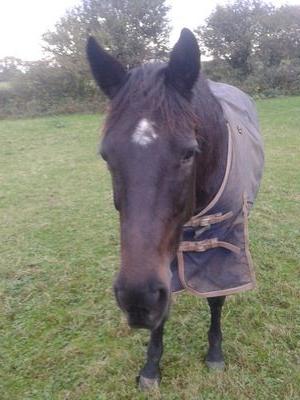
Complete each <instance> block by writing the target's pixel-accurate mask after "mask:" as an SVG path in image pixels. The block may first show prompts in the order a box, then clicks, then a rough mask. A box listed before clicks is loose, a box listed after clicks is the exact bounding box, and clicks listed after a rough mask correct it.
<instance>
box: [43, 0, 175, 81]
mask: <svg viewBox="0 0 300 400" xmlns="http://www.w3.org/2000/svg"><path fill="white" fill-rule="evenodd" d="M168 9H169V8H168V7H167V6H166V4H165V0H82V3H81V5H80V6H78V7H75V8H73V9H72V10H71V11H69V12H68V13H67V14H66V15H65V16H64V17H63V18H61V20H60V21H59V22H58V23H57V24H56V26H55V30H54V31H52V32H47V33H46V34H44V37H43V39H44V41H45V43H46V45H45V50H46V51H47V52H48V54H50V55H51V56H52V58H53V59H54V60H55V61H56V62H57V64H58V65H61V66H63V67H65V68H67V69H69V70H71V71H73V72H75V73H77V74H78V73H80V71H82V73H84V74H85V71H86V70H87V64H86V61H85V45H86V38H87V35H88V33H90V34H93V35H94V36H95V37H96V38H97V39H98V40H99V41H100V42H101V44H102V45H103V46H104V47H106V48H107V49H108V50H110V52H111V53H112V54H113V55H115V56H116V57H117V58H118V59H119V60H120V61H121V62H123V63H124V64H125V65H128V66H133V65H136V64H138V63H139V62H142V61H144V60H147V59H151V58H157V57H164V55H165V53H166V50H167V41H168V35H169V30H170V28H169V23H168V20H167V12H168Z"/></svg>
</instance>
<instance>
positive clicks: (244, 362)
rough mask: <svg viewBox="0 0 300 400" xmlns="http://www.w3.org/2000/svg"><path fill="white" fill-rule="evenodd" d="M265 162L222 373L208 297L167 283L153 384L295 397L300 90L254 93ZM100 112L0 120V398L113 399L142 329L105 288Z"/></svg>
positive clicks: (165, 395)
mask: <svg viewBox="0 0 300 400" xmlns="http://www.w3.org/2000/svg"><path fill="white" fill-rule="evenodd" d="M258 109H259V113H260V120H261V125H262V130H263V134H264V138H265V146H266V171H265V176H264V182H263V185H262V189H261V192H260V195H259V199H258V202H257V203H256V207H255V210H254V212H253V213H252V216H251V223H250V238H251V248H252V253H253V258H254V262H255V264H256V266H257V280H258V285H259V286H258V289H257V290H256V291H254V292H249V293H245V294H240V295H236V296H232V297H231V298H230V299H228V302H227V303H226V306H225V308H224V317H223V326H224V352H225V356H226V361H227V369H226V370H225V372H224V373H211V372H208V371H207V369H206V367H205V365H204V363H203V357H204V355H205V352H206V348H207V339H206V332H207V327H208V321H209V314H208V307H207V305H206V302H205V301H202V300H200V299H197V298H194V297H192V296H190V295H187V294H182V295H180V296H179V297H177V301H176V303H175V304H174V306H173V309H172V314H171V318H170V320H169V322H168V324H167V329H166V334H165V353H164V357H163V362H162V370H163V380H162V384H161V398H162V399H167V400H177V399H178V400H179V399H180V400H182V399H183V400H196V399H197V400H200V399H203V400H210V399H211V400H221V399H222V400H236V399H237V400H243V399H251V400H260V399H262V400H268V399H270V400H271V399H272V400H276V399H278V400H283V399H293V400H296V399H300V306H299V300H300V98H299V97H294V98H281V99H272V100H264V101H261V102H259V103H258ZM100 124H101V121H100V118H99V117H98V116H88V115H85V116H83V115H75V116H58V117H48V118H40V119H31V120H16V121H0V140H1V144H0V153H1V156H0V165H1V169H0V173H1V186H0V207H1V266H0V307H1V308H0V399H1V400H19V399H20V400H33V399H36V400H46V399H47V400H48V399H51V400H58V399H59V400H62V399H65V400H94V399H98V400H106V399H107V400H114V399H116V400H119V399H147V398H159V397H160V396H159V394H154V395H151V396H150V395H146V394H141V393H139V392H138V391H137V389H136V387H135V376H136V374H137V372H138V369H139V367H140V366H141V365H142V363H143V361H144V353H145V344H146V343H147V337H148V335H147V332H143V331H130V330H129V329H128V328H127V326H126V323H125V322H124V319H123V318H122V317H121V315H120V312H119V311H118V309H117V307H116V305H115V301H114V298H113V295H112V291H111V284H112V277H113V275H114V274H115V271H116V270H117V268H118V249H119V248H118V216H117V214H116V212H115V211H114V209H113V206H112V195H111V189H110V179H109V176H108V173H107V171H106V167H105V165H104V163H103V162H102V161H100V160H99V159H97V157H96V145H97V142H98V131H99V126H100Z"/></svg>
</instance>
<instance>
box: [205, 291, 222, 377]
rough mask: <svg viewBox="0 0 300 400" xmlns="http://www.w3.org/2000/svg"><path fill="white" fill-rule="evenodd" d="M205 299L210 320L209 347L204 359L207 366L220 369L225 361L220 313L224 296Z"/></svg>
mask: <svg viewBox="0 0 300 400" xmlns="http://www.w3.org/2000/svg"><path fill="white" fill-rule="evenodd" d="M207 301H208V304H209V307H210V313H211V321H210V328H209V331H208V343H209V348H208V353H207V355H206V359H205V361H206V365H207V366H208V368H211V369H219V370H222V369H224V366H225V363H224V357H223V352H222V331H221V314H222V307H223V304H224V302H225V296H220V297H209V298H208V299H207Z"/></svg>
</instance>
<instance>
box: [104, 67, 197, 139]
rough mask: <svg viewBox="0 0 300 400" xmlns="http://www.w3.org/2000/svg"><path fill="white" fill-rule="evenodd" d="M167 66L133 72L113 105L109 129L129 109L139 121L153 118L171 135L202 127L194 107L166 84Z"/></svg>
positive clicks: (137, 68) (129, 74)
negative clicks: (144, 118) (194, 127)
mask: <svg viewBox="0 0 300 400" xmlns="http://www.w3.org/2000/svg"><path fill="white" fill-rule="evenodd" d="M165 69H166V64H165V63H163V62H152V63H148V64H145V65H142V66H139V67H136V68H133V69H132V70H130V71H129V73H128V77H127V80H126V82H125V83H124V84H123V86H122V88H121V89H120V90H119V92H118V94H117V95H116V96H115V97H114V99H113V100H112V102H111V105H110V113H109V115H108V119H107V128H108V127H109V126H110V125H111V124H113V123H115V122H116V120H118V118H119V117H120V116H121V115H122V114H123V113H124V111H125V110H127V111H128V112H132V113H134V115H135V116H137V117H138V118H142V117H145V113H146V116H148V117H150V118H151V117H152V118H154V119H155V120H156V121H159V123H160V124H162V125H163V127H164V128H167V130H168V131H169V132H172V133H176V132H178V133H179V132H181V133H182V132H184V131H185V130H186V128H191V126H192V127H193V126H195V125H198V123H199V121H198V117H197V114H196V113H195V110H194V107H193V106H192V104H191V103H190V102H189V101H188V100H187V99H186V98H185V97H183V96H182V95H180V94H179V93H178V91H177V90H176V89H175V88H173V87H172V86H171V85H167V84H166V83H165Z"/></svg>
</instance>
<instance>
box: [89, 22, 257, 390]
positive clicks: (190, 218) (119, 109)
mask: <svg viewBox="0 0 300 400" xmlns="http://www.w3.org/2000/svg"><path fill="white" fill-rule="evenodd" d="M86 51H87V59H88V62H89V64H90V68H91V72H92V74H93V76H94V79H95V81H96V83H97V84H98V86H99V87H100V89H101V90H102V91H103V92H104V94H105V95H106V96H107V97H108V99H109V110H108V115H107V117H106V122H105V125H104V132H103V138H102V143H101V149H100V154H101V156H102V157H103V159H104V160H105V162H106V163H107V166H108V169H109V171H110V174H111V177H112V186H113V199H114V206H115V208H116V210H117V211H118V212H119V216H120V244H121V250H120V259H121V262H120V270H119V272H118V275H117V277H116V280H115V282H114V294H115V298H116V301H117V304H118V306H119V307H120V309H121V310H122V311H123V313H124V314H125V315H126V317H127V320H128V324H129V326H130V327H132V328H145V329H148V330H149V331H150V341H149V344H148V350H147V359H146V362H145V365H144V366H143V368H142V369H141V370H140V372H139V376H138V383H139V386H140V388H141V389H142V390H144V389H149V388H152V387H156V386H158V385H159V383H160V380H161V374H160V367H159V364H160V360H161V356H162V352H163V331H164V325H165V322H166V320H167V318H168V315H169V311H170V304H171V296H172V292H174V291H175V292H176V291H178V292H179V291H181V290H187V291H190V292H192V293H193V294H197V295H200V296H201V297H204V298H207V301H208V304H209V308H210V313H211V322H210V328H209V331H208V343H209V347H208V352H207V355H206V364H207V366H208V367H209V368H212V369H223V368H224V365H225V363H224V356H223V352H222V331H221V313H222V307H223V305H224V302H225V298H226V296H227V295H229V294H233V293H236V292H239V291H242V290H248V289H252V288H253V287H254V286H255V282H254V281H255V279H254V272H253V268H252V262H251V256H250V252H249V247H248V237H247V216H248V214H249V211H250V208H251V206H252V204H253V201H254V199H255V197H256V193H257V191H258V187H259V182H260V179H261V175H262V168H263V149H262V143H261V139H260V134H259V127H258V124H257V117H256V113H255V109H254V106H253V103H252V101H251V100H250V98H249V97H248V96H247V95H246V94H244V93H243V92H242V91H240V90H239V89H237V88H234V87H232V86H229V85H225V84H218V83H214V82H212V81H209V80H208V79H206V78H205V76H204V74H203V73H202V71H201V61H200V49H199V46H198V44H197V40H196V38H195V36H194V35H193V33H192V32H191V31H190V30H188V29H186V28H184V29H183V30H182V31H181V34H180V37H179V40H178V41H177V43H176V44H175V46H174V47H173V49H172V51H171V53H170V56H169V60H168V62H160V61H152V62H149V63H145V64H141V65H140V66H137V67H135V68H132V69H130V70H127V69H126V68H125V67H124V66H123V65H122V64H121V63H120V62H119V61H118V60H117V59H116V58H114V57H113V56H111V55H110V54H109V52H108V51H106V50H105V49H103V48H102V47H101V46H100V45H99V44H98V42H97V41H96V40H95V39H94V37H92V36H90V37H89V38H88V41H87V49H86ZM232 116H233V118H231V117H232ZM237 120H238V123H237ZM253 132H254V133H253ZM249 138H250V139H249ZM236 145H237V146H240V147H238V148H237V147H236ZM220 207H222V209H220ZM208 211H210V212H211V213H210V214H209V213H208ZM203 235H204V236H203ZM240 271H241V272H240Z"/></svg>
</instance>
